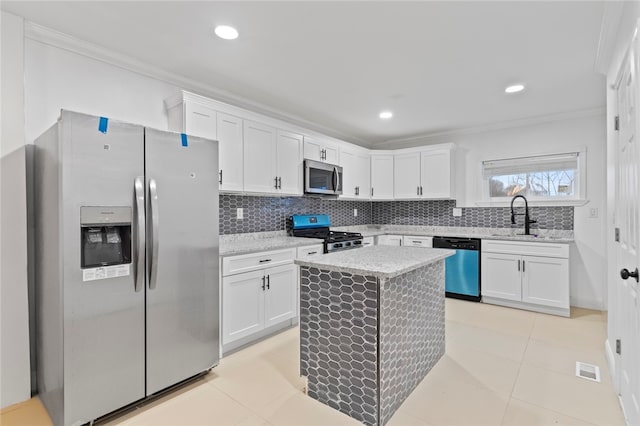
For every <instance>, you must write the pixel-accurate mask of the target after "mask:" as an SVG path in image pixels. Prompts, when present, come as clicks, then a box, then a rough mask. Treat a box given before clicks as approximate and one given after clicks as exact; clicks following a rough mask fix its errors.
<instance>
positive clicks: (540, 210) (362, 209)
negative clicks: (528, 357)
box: [220, 194, 573, 235]
mask: <svg viewBox="0 0 640 426" xmlns="http://www.w3.org/2000/svg"><path fill="white" fill-rule="evenodd" d="M455 204H456V202H455V201H453V200H429V201H423V200H416V201H376V202H370V201H347V200H337V199H333V198H322V197H260V196H249V195H232V194H221V195H220V234H221V235H224V234H241V233H247V232H266V231H281V230H284V229H286V219H287V217H289V216H291V215H292V214H317V213H326V214H328V215H329V216H330V217H331V224H332V226H347V225H368V224H377V225H417V226H459V227H486V228H511V227H512V225H511V210H510V209H509V208H508V207H464V208H462V216H461V217H453V215H452V209H453V208H454V207H455ZM239 207H242V209H243V211H244V212H243V213H244V218H243V219H236V209H237V208H239ZM353 209H358V216H354V215H353ZM523 210H524V208H523V207H518V209H517V211H518V212H522V211H523ZM529 212H530V215H531V218H532V219H535V220H537V221H538V223H535V224H532V225H531V229H533V230H535V229H538V228H540V229H561V230H572V229H573V207H531V208H530V209H529ZM523 220H524V216H518V217H517V218H516V225H515V227H517V228H520V227H522V226H523V225H522V223H523Z"/></svg>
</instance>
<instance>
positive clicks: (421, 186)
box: [393, 146, 455, 199]
mask: <svg viewBox="0 0 640 426" xmlns="http://www.w3.org/2000/svg"><path fill="white" fill-rule="evenodd" d="M393 174H394V192H395V193H394V195H395V198H397V199H452V198H455V194H454V193H453V188H454V182H453V149H452V147H450V146H447V147H445V148H429V149H422V150H413V149H412V150H407V151H405V150H401V151H399V152H396V154H395V155H394V173H393Z"/></svg>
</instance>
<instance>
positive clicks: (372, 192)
mask: <svg viewBox="0 0 640 426" xmlns="http://www.w3.org/2000/svg"><path fill="white" fill-rule="evenodd" d="M371 196H372V197H373V186H372V187H371Z"/></svg>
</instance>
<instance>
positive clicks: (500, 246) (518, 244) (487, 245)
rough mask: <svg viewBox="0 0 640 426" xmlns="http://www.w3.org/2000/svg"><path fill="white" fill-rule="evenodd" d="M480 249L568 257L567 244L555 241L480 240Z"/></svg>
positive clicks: (493, 251)
mask: <svg viewBox="0 0 640 426" xmlns="http://www.w3.org/2000/svg"><path fill="white" fill-rule="evenodd" d="M482 251H483V252H491V253H509V254H517V255H530V256H545V257H560V258H564V259H568V258H569V245H568V244H556V243H529V242H523V241H507V240H482Z"/></svg>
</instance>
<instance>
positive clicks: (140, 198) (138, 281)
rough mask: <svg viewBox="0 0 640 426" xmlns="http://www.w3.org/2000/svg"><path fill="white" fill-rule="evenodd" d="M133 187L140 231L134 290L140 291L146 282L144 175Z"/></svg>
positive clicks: (139, 177) (137, 223)
mask: <svg viewBox="0 0 640 426" xmlns="http://www.w3.org/2000/svg"><path fill="white" fill-rule="evenodd" d="M133 187H134V190H135V197H136V205H135V208H136V218H137V220H136V228H137V229H136V230H137V231H138V232H137V234H136V238H137V239H138V241H137V244H136V253H135V256H136V260H135V262H136V263H135V265H136V271H135V281H134V290H135V291H136V292H139V291H140V290H142V285H143V283H144V238H145V232H144V231H145V229H144V176H138V177H137V178H136V179H135V181H134V184H133Z"/></svg>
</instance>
